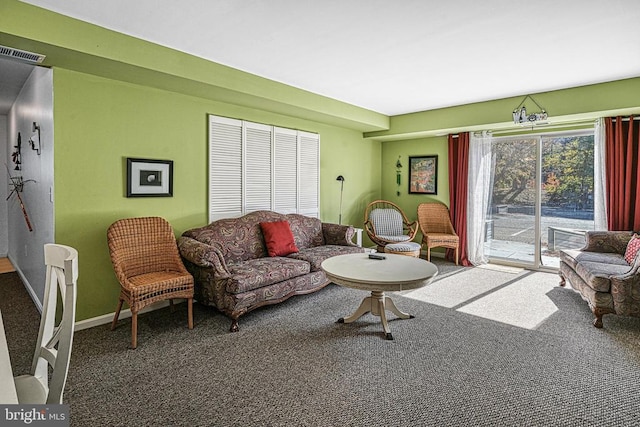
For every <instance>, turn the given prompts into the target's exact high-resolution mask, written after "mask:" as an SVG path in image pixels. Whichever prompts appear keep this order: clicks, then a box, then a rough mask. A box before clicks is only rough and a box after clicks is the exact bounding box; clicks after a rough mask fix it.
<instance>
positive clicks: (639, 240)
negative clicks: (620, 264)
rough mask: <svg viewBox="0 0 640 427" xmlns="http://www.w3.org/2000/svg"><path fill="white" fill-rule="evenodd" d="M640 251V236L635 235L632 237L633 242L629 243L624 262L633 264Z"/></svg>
mask: <svg viewBox="0 0 640 427" xmlns="http://www.w3.org/2000/svg"><path fill="white" fill-rule="evenodd" d="M639 249H640V236H638V235H637V234H634V235H633V236H631V240H629V243H627V250H626V251H625V252H624V260H625V261H627V263H628V264H629V265H631V264H632V263H633V260H634V259H635V258H636V254H637V253H638V250H639Z"/></svg>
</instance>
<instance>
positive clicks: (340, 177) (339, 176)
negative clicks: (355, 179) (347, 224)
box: [336, 175, 344, 225]
mask: <svg viewBox="0 0 640 427" xmlns="http://www.w3.org/2000/svg"><path fill="white" fill-rule="evenodd" d="M336 181H340V216H339V217H338V218H339V219H338V224H339V225H342V190H344V176H342V175H338V177H337V178H336Z"/></svg>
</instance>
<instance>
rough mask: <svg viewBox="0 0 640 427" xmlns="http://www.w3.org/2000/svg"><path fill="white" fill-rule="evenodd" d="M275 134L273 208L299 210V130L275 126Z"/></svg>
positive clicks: (282, 210) (282, 211) (286, 210)
mask: <svg viewBox="0 0 640 427" xmlns="http://www.w3.org/2000/svg"><path fill="white" fill-rule="evenodd" d="M274 136H275V141H274V156H273V163H274V168H273V181H274V204H273V210H275V211H276V212H280V213H292V212H298V175H299V173H298V167H297V164H298V132H297V131H295V130H292V129H284V128H275V129H274Z"/></svg>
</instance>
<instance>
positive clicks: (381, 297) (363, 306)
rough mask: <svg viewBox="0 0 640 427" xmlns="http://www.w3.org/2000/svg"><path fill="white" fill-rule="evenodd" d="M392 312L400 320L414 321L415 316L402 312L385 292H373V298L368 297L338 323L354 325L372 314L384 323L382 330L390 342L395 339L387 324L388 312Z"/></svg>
mask: <svg viewBox="0 0 640 427" xmlns="http://www.w3.org/2000/svg"><path fill="white" fill-rule="evenodd" d="M387 309H388V310H389V311H391V312H392V313H393V314H395V315H396V316H398V318H400V319H413V317H414V316H412V315H410V314H408V313H405V312H403V311H400V310H399V309H398V307H396V304H395V303H394V302H393V300H392V299H391V298H389V297H387V296H385V294H384V292H383V291H371V296H368V297H366V298H364V299H363V300H362V302H361V303H360V306H359V307H358V309H357V310H356V311H355V312H354V313H353V314H352V315H350V316H348V317H341V318H339V319H338V321H337V322H338V323H352V322H355V321H356V320H358V319H359V318H361V317H362V316H364V315H365V314H367V313H371V314H372V315H374V316H378V317H380V322H381V323H382V329H384V336H385V338H386V339H388V340H392V339H393V335H392V334H391V329H390V328H389V323H388V322H387V314H386V310H387Z"/></svg>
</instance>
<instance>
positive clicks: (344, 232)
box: [322, 222, 358, 246]
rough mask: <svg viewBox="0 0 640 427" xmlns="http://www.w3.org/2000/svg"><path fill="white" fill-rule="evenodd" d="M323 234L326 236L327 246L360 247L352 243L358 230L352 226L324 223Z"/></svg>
mask: <svg viewBox="0 0 640 427" xmlns="http://www.w3.org/2000/svg"><path fill="white" fill-rule="evenodd" d="M322 234H323V236H324V242H325V244H327V245H338V246H358V245H356V244H355V243H353V242H352V240H353V235H354V234H356V230H355V228H353V226H351V225H339V224H331V223H328V222H323V223H322Z"/></svg>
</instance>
